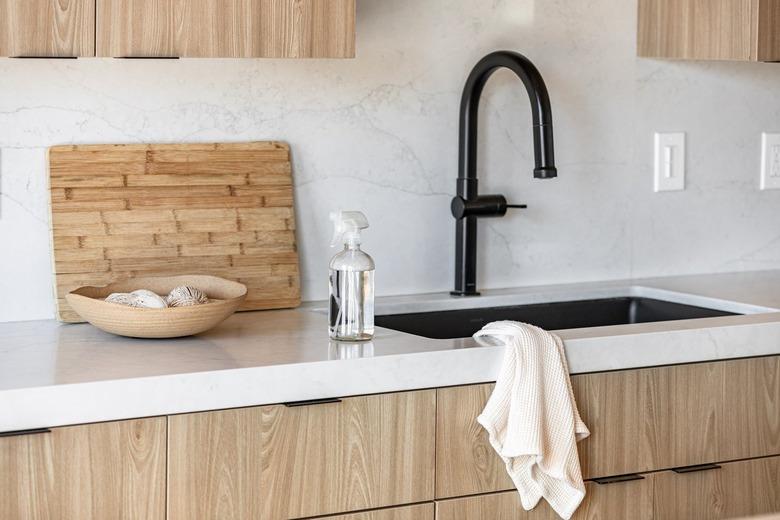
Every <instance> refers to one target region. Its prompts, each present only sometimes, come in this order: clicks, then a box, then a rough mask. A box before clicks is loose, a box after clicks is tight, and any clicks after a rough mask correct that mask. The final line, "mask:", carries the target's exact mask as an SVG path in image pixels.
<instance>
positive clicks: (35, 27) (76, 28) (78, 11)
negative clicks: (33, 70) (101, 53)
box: [0, 0, 95, 57]
mask: <svg viewBox="0 0 780 520" xmlns="http://www.w3.org/2000/svg"><path fill="white" fill-rule="evenodd" d="M94 55H95V0H0V56H19V57H24V56H28V57H44V56H45V57H79V56H94Z"/></svg>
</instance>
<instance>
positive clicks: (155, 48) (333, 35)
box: [97, 0, 355, 58]
mask: <svg viewBox="0 0 780 520" xmlns="http://www.w3.org/2000/svg"><path fill="white" fill-rule="evenodd" d="M97 3H98V4H97V5H98V10H97V27H98V29H97V54H98V56H114V57H129V56H135V57H139V56H140V57H155V56H158V57H159V56H181V57H193V58H351V57H354V54H355V0H307V1H305V2H301V1H300V0H220V1H219V2H215V1H214V0H170V1H167V2H160V1H159V0H97Z"/></svg>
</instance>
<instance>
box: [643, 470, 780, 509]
mask: <svg viewBox="0 0 780 520" xmlns="http://www.w3.org/2000/svg"><path fill="white" fill-rule="evenodd" d="M654 504H655V505H654V511H655V518H656V519H658V520H699V519H701V520H713V519H719V518H736V517H742V516H749V515H758V514H762V513H774V512H780V457H771V458H763V459H752V460H746V461H741V462H731V463H726V464H721V468H720V469H713V470H708V471H698V472H694V473H684V474H677V473H674V472H671V471H664V472H661V473H658V474H657V475H656V479H655V493H654Z"/></svg>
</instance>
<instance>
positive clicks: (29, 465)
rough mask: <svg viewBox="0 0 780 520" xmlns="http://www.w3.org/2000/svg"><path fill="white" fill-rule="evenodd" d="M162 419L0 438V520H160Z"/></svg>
mask: <svg viewBox="0 0 780 520" xmlns="http://www.w3.org/2000/svg"><path fill="white" fill-rule="evenodd" d="M165 423H166V419H165V418H164V417H158V418H152V419H140V420H130V421H120V422H108V423H100V424H89V425H84V426H70V427H65V428H54V429H52V430H51V431H49V432H41V433H37V434H30V433H28V434H24V435H12V436H3V437H0V518H3V519H6V518H7V519H14V520H38V519H63V520H104V519H107V518H111V519H116V520H136V519H137V520H163V519H164V518H165V450H166V445H165Z"/></svg>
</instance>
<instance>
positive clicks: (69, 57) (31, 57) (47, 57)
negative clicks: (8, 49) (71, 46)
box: [11, 55, 78, 60]
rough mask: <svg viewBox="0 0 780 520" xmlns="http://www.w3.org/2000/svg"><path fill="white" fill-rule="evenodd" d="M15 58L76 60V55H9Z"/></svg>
mask: <svg viewBox="0 0 780 520" xmlns="http://www.w3.org/2000/svg"><path fill="white" fill-rule="evenodd" d="M11 58H13V59H15V60H76V59H78V56H24V55H21V56H11Z"/></svg>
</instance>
